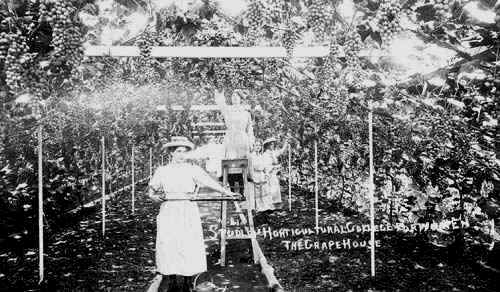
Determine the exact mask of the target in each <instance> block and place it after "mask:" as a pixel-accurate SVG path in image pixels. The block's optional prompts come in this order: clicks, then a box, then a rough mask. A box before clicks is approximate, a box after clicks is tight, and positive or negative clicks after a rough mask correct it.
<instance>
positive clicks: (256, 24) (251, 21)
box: [247, 0, 265, 43]
mask: <svg viewBox="0 0 500 292" xmlns="http://www.w3.org/2000/svg"><path fill="white" fill-rule="evenodd" d="M247 17H248V40H249V41H250V42H251V43H253V42H255V40H256V39H257V38H258V37H259V35H260V31H261V29H262V25H263V22H264V21H265V12H264V5H263V3H262V2H261V1H259V0H252V1H250V4H249V5H248V15H247Z"/></svg>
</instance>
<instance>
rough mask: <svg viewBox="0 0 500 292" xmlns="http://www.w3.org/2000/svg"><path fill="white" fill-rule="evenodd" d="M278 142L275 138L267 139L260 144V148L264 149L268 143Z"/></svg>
mask: <svg viewBox="0 0 500 292" xmlns="http://www.w3.org/2000/svg"><path fill="white" fill-rule="evenodd" d="M277 142H278V140H276V138H268V139H266V140H265V141H264V143H262V147H263V148H264V147H266V145H267V144H269V143H277Z"/></svg>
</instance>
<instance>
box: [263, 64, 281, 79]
mask: <svg viewBox="0 0 500 292" xmlns="http://www.w3.org/2000/svg"><path fill="white" fill-rule="evenodd" d="M262 65H263V67H264V78H265V80H266V81H269V80H274V79H276V78H278V77H279V66H278V65H279V64H278V60H276V59H274V58H270V59H264V61H263V63H262Z"/></svg>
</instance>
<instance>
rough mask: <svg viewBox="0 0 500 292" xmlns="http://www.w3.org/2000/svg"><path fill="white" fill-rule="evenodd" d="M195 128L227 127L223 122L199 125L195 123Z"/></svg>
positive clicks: (201, 123)
mask: <svg viewBox="0 0 500 292" xmlns="http://www.w3.org/2000/svg"><path fill="white" fill-rule="evenodd" d="M193 126H195V127H225V126H226V124H225V123H223V122H199V123H194V124H193Z"/></svg>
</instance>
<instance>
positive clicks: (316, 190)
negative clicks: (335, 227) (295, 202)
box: [314, 140, 319, 231]
mask: <svg viewBox="0 0 500 292" xmlns="http://www.w3.org/2000/svg"><path fill="white" fill-rule="evenodd" d="M314 208H315V209H316V216H315V217H316V231H317V230H318V229H319V198H318V141H317V140H316V141H314Z"/></svg>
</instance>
